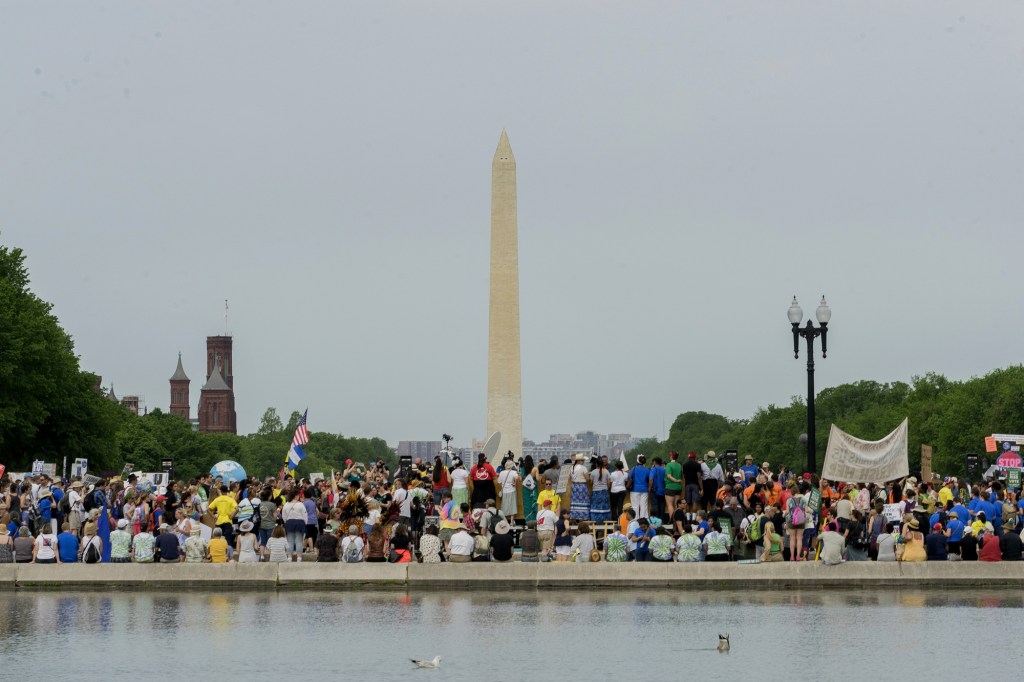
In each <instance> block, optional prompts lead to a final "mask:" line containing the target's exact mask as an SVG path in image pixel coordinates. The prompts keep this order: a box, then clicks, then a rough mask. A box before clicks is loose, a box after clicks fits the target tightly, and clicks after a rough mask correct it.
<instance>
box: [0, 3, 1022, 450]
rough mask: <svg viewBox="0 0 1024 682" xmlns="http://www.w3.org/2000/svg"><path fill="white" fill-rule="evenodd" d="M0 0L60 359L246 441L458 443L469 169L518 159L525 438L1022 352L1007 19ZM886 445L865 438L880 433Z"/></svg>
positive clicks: (469, 281)
mask: <svg viewBox="0 0 1024 682" xmlns="http://www.w3.org/2000/svg"><path fill="white" fill-rule="evenodd" d="M495 4H496V3H481V2H476V1H472V2H469V1H466V2H461V1H451V2H434V3H424V2H419V1H416V2H379V1H375V2H363V3H357V2H345V3H338V2H303V3H281V2H255V1H252V0H246V1H244V2H242V1H236V2H174V3H170V2H166V3H136V2H124V3H112V2H102V1H98V2H90V3H78V2H64V3H6V4H5V5H4V7H3V8H2V9H0V63H2V64H3V65H4V68H3V72H2V74H0V101H2V102H3V103H4V107H3V108H4V112H3V114H2V116H0V231H2V234H0V240H2V242H3V243H5V244H8V245H13V246H20V247H23V248H24V249H25V250H26V251H27V254H28V265H29V268H30V271H31V275H32V279H33V288H34V289H35V291H36V292H37V293H38V294H39V295H40V296H42V297H43V298H45V299H47V300H49V301H51V302H53V303H54V306H55V311H56V313H57V315H58V316H59V318H60V320H61V322H62V324H63V325H64V327H65V328H66V329H67V330H68V331H69V332H70V333H71V334H72V335H73V337H74V339H75V343H76V346H77V350H78V352H79V353H80V355H81V358H82V366H83V368H85V369H88V370H91V371H95V372H98V373H100V374H102V375H103V377H104V383H105V384H109V382H110V381H113V382H114V385H115V388H116V390H117V392H118V394H119V395H121V394H124V393H141V394H143V395H144V396H145V401H146V404H147V405H148V406H149V408H150V409H152V408H154V407H161V408H164V409H166V407H167V404H168V401H169V390H168V384H167V379H168V377H170V376H171V374H172V373H173V371H174V367H175V362H176V360H177V353H178V351H179V350H180V351H181V352H182V353H183V357H184V362H185V368H186V371H187V372H188V373H189V375H190V376H191V378H192V380H193V382H192V409H193V413H194V412H195V409H196V406H197V404H198V398H199V388H200V386H201V385H202V383H203V379H204V377H203V376H202V374H203V372H204V371H205V364H204V347H205V337H206V336H207V335H213V334H218V333H222V332H223V331H224V319H223V307H224V299H225V298H227V299H229V300H230V317H229V320H228V326H229V330H230V332H231V333H232V334H233V335H234V338H235V365H236V370H235V389H236V395H237V409H238V424H239V430H240V431H241V432H249V431H252V430H255V428H256V426H257V424H258V421H259V417H260V415H261V414H262V413H263V411H264V410H265V409H266V408H267V407H268V406H275V407H277V408H278V410H279V411H280V412H282V413H283V414H285V415H286V414H287V413H288V412H290V411H291V410H293V409H302V408H304V407H306V406H308V407H309V423H310V427H311V428H312V429H314V430H327V431H335V432H339V433H343V434H345V435H354V436H374V435H377V436H382V437H384V438H386V439H387V440H388V441H389V442H391V443H394V442H396V441H398V440H399V439H403V440H404V439H438V438H439V437H440V435H441V433H442V432H443V431H447V432H449V433H452V434H454V435H455V436H456V439H457V443H458V444H467V445H468V443H469V441H470V439H471V438H473V437H480V438H482V437H485V435H486V434H485V433H484V429H485V420H486V411H485V401H486V382H487V374H486V358H487V348H486V343H487V291H488V283H487V277H488V257H489V252H488V248H489V247H488V244H489V220H490V195H489V194H490V164H491V156H492V155H493V153H494V148H495V146H496V144H497V141H498V136H499V134H500V132H501V129H502V128H503V127H504V128H507V130H508V133H509V138H510V140H511V143H512V148H513V150H514V152H515V155H516V160H517V163H518V174H519V239H520V279H521V316H522V362H523V428H524V435H525V437H527V438H531V439H534V440H543V439H546V437H547V435H548V434H549V433H552V432H564V431H578V430H583V429H594V430H598V431H602V432H622V431H625V432H632V433H634V434H639V435H655V434H657V435H659V436H660V435H662V428H663V423H664V424H667V425H670V424H671V422H672V419H673V418H674V416H675V415H676V414H678V413H680V412H682V411H685V410H695V409H703V410H708V411H712V412H719V413H723V414H726V415H728V416H730V417H748V416H750V415H751V414H752V413H753V411H754V410H755V409H756V408H757V407H758V406H760V405H767V404H769V403H788V401H789V399H790V396H792V395H797V394H800V395H802V394H803V393H804V392H805V390H806V383H805V382H806V374H805V372H804V368H805V365H804V360H803V353H802V352H801V359H800V360H799V361H797V360H794V359H793V356H792V341H791V334H790V329H789V325H788V323H787V321H786V309H787V307H788V306H789V301H790V299H791V298H792V296H793V295H794V294H795V295H797V296H798V297H799V299H800V302H801V303H802V304H803V306H804V310H805V312H806V313H808V314H813V309H814V307H815V305H816V301H817V299H818V298H820V296H821V295H822V294H823V293H824V294H826V295H827V296H828V298H829V302H830V303H831V304H832V310H833V317H832V324H831V325H830V326H831V328H832V331H833V334H832V335H831V336H830V343H829V350H830V353H829V357H828V359H827V360H824V361H820V357H819V362H818V364H817V368H818V371H817V382H818V386H819V387H823V386H831V385H835V384H838V383H842V382H847V381H853V380H857V379H862V378H865V379H877V380H880V381H889V380H897V379H899V380H909V379H910V378H911V377H912V376H913V375H915V374H921V373H924V372H927V371H936V372H941V373H944V374H946V375H947V376H949V377H952V378H957V379H961V378H967V377H969V376H971V375H976V374H982V373H985V372H987V371H989V370H991V369H993V368H996V367H1002V366H1006V365H1009V364H1014V363H1019V362H1021V360H1022V351H1021V348H1022V344H1021V339H1022V338H1024V319H1022V315H1021V308H1022V307H1021V290H1022V287H1021V284H1020V271H1021V253H1022V249H1021V247H1022V246H1024V233H1022V230H1021V228H1022V225H1021V222H1022V218H1024V190H1022V187H1024V166H1022V159H1024V140H1022V137H1024V132H1022V125H1021V122H1022V121H1024V87H1022V83H1024V5H1021V4H1020V3H1017V2H998V1H993V2H984V3H966V2H936V1H935V0H919V1H914V2H903V3H889V2H870V1H869V2H844V3H810V2H799V3H796V2H763V0H756V1H752V2H725V3H697V2H689V3H676V2H663V3H622V2H617V3H611V2H596V1H588V2H566V3H549V2H516V3H504V5H505V6H504V7H496V6H494V5H495ZM894 426H895V425H894Z"/></svg>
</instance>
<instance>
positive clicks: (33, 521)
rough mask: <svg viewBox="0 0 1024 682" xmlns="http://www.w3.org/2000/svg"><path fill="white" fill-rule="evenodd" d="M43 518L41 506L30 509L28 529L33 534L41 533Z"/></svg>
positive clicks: (33, 506) (34, 505)
mask: <svg viewBox="0 0 1024 682" xmlns="http://www.w3.org/2000/svg"><path fill="white" fill-rule="evenodd" d="M42 518H43V513H42V512H41V511H39V505H36V504H33V505H32V506H31V507H29V508H28V527H29V529H31V531H32V532H33V533H37V532H39V526H40V522H41V521H42Z"/></svg>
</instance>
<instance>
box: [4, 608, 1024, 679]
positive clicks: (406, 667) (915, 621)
mask: <svg viewBox="0 0 1024 682" xmlns="http://www.w3.org/2000/svg"><path fill="white" fill-rule="evenodd" d="M0 613H2V614H4V616H5V617H3V618H0V660H3V661H4V662H5V663H7V669H8V670H12V671H13V670H14V668H11V667H10V665H11V664H12V662H14V661H17V660H19V659H20V660H24V661H25V662H26V668H24V670H28V669H29V668H28V667H27V666H28V661H29V659H30V658H37V657H38V656H40V655H47V660H49V661H51V662H52V665H47V666H46V667H47V675H48V677H49V678H50V679H54V680H72V679H74V680H86V679H101V677H105V678H106V679H107V680H127V679H129V678H130V677H131V676H132V675H133V674H135V675H137V674H138V673H140V672H141V671H143V670H149V671H150V672H149V673H146V674H145V677H152V676H154V675H155V676H158V677H161V678H166V679H175V680H202V679H214V678H216V679H226V678H225V674H227V671H230V676H231V677H232V678H234V679H239V677H238V676H240V675H249V676H250V677H249V678H248V679H250V680H265V679H271V678H272V677H274V678H277V679H286V677H288V678H290V677H293V676H294V677H301V678H303V679H325V680H326V679H330V680H334V679H353V677H354V676H355V677H358V678H360V679H364V680H387V679H402V680H405V679H411V680H422V679H428V680H430V679H433V680H445V681H446V682H447V681H448V680H453V681H455V682H459V681H469V680H480V679H485V680H488V681H489V682H500V681H501V680H520V679H531V680H548V679H551V680H554V679H612V678H616V677H619V678H620V679H626V678H634V677H635V678H637V679H640V678H642V677H644V676H653V675H659V674H665V673H669V672H672V673H676V672H680V671H683V670H685V673H686V676H687V677H688V676H690V675H702V676H703V675H706V676H708V677H709V678H716V677H725V676H729V677H730V678H733V677H734V673H735V672H736V671H737V670H738V669H748V670H753V669H755V668H756V667H757V666H758V665H760V664H759V663H758V662H764V661H769V660H776V661H778V669H777V670H775V671H772V672H770V673H766V674H767V676H762V675H757V677H758V679H780V678H782V677H784V676H785V671H786V670H790V671H799V670H803V671H805V673H810V676H811V677H812V679H813V678H817V679H827V678H828V677H829V675H828V674H826V675H825V676H824V677H822V676H821V675H820V674H814V673H813V672H811V671H814V670H818V671H822V668H821V661H822V657H823V656H825V657H827V659H828V661H829V665H828V670H831V671H832V672H833V673H835V672H837V671H841V670H846V671H853V670H861V671H863V672H865V673H867V672H868V671H869V669H871V668H872V667H873V666H874V665H875V664H873V663H870V661H871V660H874V661H876V662H877V661H879V660H883V659H884V660H887V661H889V665H892V666H895V668H892V670H893V671H894V672H893V675H895V674H896V673H895V670H897V669H899V668H900V667H901V665H902V666H903V667H904V669H907V668H906V666H907V665H911V667H912V665H919V664H923V661H924V660H927V657H925V658H922V654H924V653H926V652H934V653H935V654H940V653H941V652H942V650H943V645H941V644H940V643H941V642H948V641H953V642H956V641H958V640H959V635H956V633H960V634H961V635H962V634H963V633H972V632H978V633H984V632H987V633H997V632H1002V633H1007V634H1008V635H1009V634H1010V633H1016V632H1020V627H1019V621H1020V618H1021V617H1022V616H1024V593H1022V592H1021V591H1020V590H993V591H976V590H975V591H963V592H960V593H954V592H951V591H938V590H935V591H931V590H859V591H847V590H836V591H792V592H774V591H773V592H768V591H765V592H757V591H736V592H723V591H714V592H706V593H701V592H694V591H685V592H684V591H679V592H675V593H673V592H667V591H665V590H663V589H660V588H659V589H657V590H655V591H652V592H650V593H644V592H643V591H632V590H626V591H623V590H578V591H575V592H571V591H531V592H522V591H518V592H502V591H493V592H483V591H472V592H464V593H457V592H448V591H437V592H416V593H406V592H399V591H388V592H354V591H312V590H308V591H307V590H303V591H267V592H242V591H229V592H208V591H204V592H179V591H173V592H172V591H166V592H163V591H155V592H131V591H127V590H126V591H124V592H89V591H86V592H79V593H67V592H48V591H25V590H19V591H17V592H2V593H0ZM783 624H784V626H785V627H784V629H785V632H786V633H788V634H786V635H785V636H784V637H783V636H782V635H781V634H780V633H781V630H780V629H781V628H782V627H783ZM719 632H727V633H729V634H730V635H731V639H732V651H731V653H729V654H719V653H718V652H716V651H715V650H714V647H715V645H716V644H717V641H718V637H717V633H719ZM794 641H795V642H803V643H804V644H802V645H794V644H792V642H794ZM898 651H907V652H916V653H915V655H914V657H913V658H912V659H903V660H904V664H901V663H899V660H900V658H899V657H898V656H897V657H896V658H893V656H891V655H884V656H883V655H882V654H884V653H885V652H888V654H893V653H894V652H898ZM947 653H948V652H947ZM435 655H440V656H441V657H442V659H443V663H442V670H441V671H440V672H437V671H430V670H415V669H413V668H412V664H411V663H409V660H408V659H409V658H412V657H415V658H432V657H434V656H435ZM879 656H881V658H878V657H879ZM940 658H941V661H942V664H941V670H937V669H933V670H932V671H931V676H932V679H936V680H938V679H971V678H973V676H974V674H975V673H977V672H978V668H977V663H978V661H977V660H976V659H975V658H974V657H972V656H966V655H959V654H957V655H952V656H950V655H945V654H943V655H941V657H940ZM911 660H916V661H917V663H916V664H911V663H910V661H911ZM865 665H867V668H865ZM681 666H682V668H681ZM740 666H742V668H740ZM749 666H754V668H750V667H749ZM1018 668H1019V660H1017V657H1016V656H986V657H985V659H984V669H985V672H986V673H987V674H991V673H997V674H998V673H1000V672H1005V673H1007V674H1014V675H1015V676H1016V673H1017V671H1018ZM218 670H219V671H221V672H220V673H219V674H218V673H214V671H218ZM876 670H877V668H876ZM82 671H89V672H88V673H87V674H85V675H84V676H83V674H82ZM619 673H621V674H622V675H625V676H626V677H625V678H622V677H620V675H619ZM935 675H938V677H935ZM675 677H677V675H675V674H673V678H675ZM666 679H667V678H666Z"/></svg>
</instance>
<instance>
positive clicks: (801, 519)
mask: <svg viewBox="0 0 1024 682" xmlns="http://www.w3.org/2000/svg"><path fill="white" fill-rule="evenodd" d="M790 502H791V505H790V508H789V515H788V517H789V518H787V519H786V522H787V523H789V527H790V528H802V527H803V526H804V524H805V523H807V512H806V511H804V503H803V500H801V501H799V502H797V501H796V498H795V497H794V498H792V499H791V500H790Z"/></svg>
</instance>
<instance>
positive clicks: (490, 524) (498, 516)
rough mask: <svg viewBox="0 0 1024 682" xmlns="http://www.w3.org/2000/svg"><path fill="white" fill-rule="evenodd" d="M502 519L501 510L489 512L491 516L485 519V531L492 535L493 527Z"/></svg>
mask: <svg viewBox="0 0 1024 682" xmlns="http://www.w3.org/2000/svg"><path fill="white" fill-rule="evenodd" d="M501 520H502V516H501V512H494V513H492V514H491V518H490V519H489V520H488V521H487V532H488V533H489V534H491V535H494V532H495V530H494V529H495V528H497V527H498V522H499V521H501Z"/></svg>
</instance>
